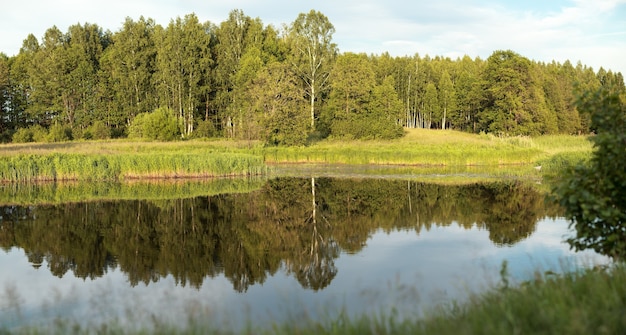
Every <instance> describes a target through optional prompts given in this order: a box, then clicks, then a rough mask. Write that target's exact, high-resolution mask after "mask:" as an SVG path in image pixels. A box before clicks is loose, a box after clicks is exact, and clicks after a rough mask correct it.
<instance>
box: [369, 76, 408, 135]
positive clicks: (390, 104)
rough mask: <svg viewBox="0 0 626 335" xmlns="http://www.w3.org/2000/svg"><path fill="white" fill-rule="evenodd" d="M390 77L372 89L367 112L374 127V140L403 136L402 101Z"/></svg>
mask: <svg viewBox="0 0 626 335" xmlns="http://www.w3.org/2000/svg"><path fill="white" fill-rule="evenodd" d="M394 82H395V80H394V79H393V77H392V76H387V77H385V79H384V80H383V82H382V83H381V84H380V85H377V86H376V87H374V90H373V91H372V97H371V101H370V103H369V105H368V112H369V114H370V115H371V119H372V120H371V125H372V126H374V127H375V130H374V131H373V137H375V138H385V139H391V138H398V137H401V136H402V135H403V134H404V131H403V129H402V123H401V120H402V118H403V106H402V101H400V99H399V98H398V93H396V90H395V88H394Z"/></svg>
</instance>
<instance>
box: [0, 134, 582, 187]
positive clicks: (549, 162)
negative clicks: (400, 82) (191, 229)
mask: <svg viewBox="0 0 626 335" xmlns="http://www.w3.org/2000/svg"><path fill="white" fill-rule="evenodd" d="M591 150H592V146H591V143H590V141H588V139H587V137H585V136H568V135H549V136H541V137H495V136H492V135H485V134H480V135H476V134H468V133H463V132H458V131H452V130H423V129H410V130H406V134H405V136H404V137H403V138H401V139H397V140H371V141H360V140H359V141H356V140H355V141H344V140H333V139H327V140H323V141H320V142H316V143H313V144H311V145H309V146H302V147H266V146H263V144H262V143H260V142H256V141H228V140H194V141H182V142H142V141H129V140H110V141H80V142H65V143H34V144H33V143H29V144H5V145H2V146H0V180H1V181H4V182H31V181H61V180H104V181H119V180H131V179H158V178H207V177H219V176H235V175H238V176H244V175H263V174H266V173H268V171H269V167H268V166H271V165H272V164H294V163H308V164H347V165H408V166H423V167H433V168H436V167H445V168H451V167H476V166H479V167H495V166H499V167H502V166H505V167H506V166H517V167H519V166H525V167H538V166H542V168H544V171H546V170H547V171H548V173H549V171H554V170H558V169H560V168H563V167H564V166H567V165H569V164H570V163H571V162H575V161H580V160H584V159H586V158H588V157H589V155H590V153H591ZM527 170H528V171H529V172H528V173H529V174H532V173H533V172H532V170H531V169H527Z"/></svg>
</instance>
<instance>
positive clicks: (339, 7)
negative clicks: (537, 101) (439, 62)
mask: <svg viewBox="0 0 626 335" xmlns="http://www.w3.org/2000/svg"><path fill="white" fill-rule="evenodd" d="M0 2H2V5H1V6H0V7H1V9H0V52H3V53H5V54H6V55H8V56H12V55H15V54H17V53H18V52H19V49H20V47H21V45H22V42H23V40H24V39H25V38H26V37H27V36H28V34H31V33H32V34H34V35H35V37H37V38H38V39H39V40H40V41H41V38H42V36H43V35H44V33H45V31H46V30H47V29H48V28H50V27H52V26H54V25H56V26H57V27H58V28H59V29H61V31H63V32H67V28H68V27H69V26H70V25H73V24H77V23H80V24H84V23H95V24H97V25H99V26H100V27H102V28H103V29H104V30H110V31H112V32H116V31H118V30H120V29H121V27H122V23H123V22H124V20H125V18H126V17H130V18H132V19H134V20H136V19H138V18H139V17H140V16H144V17H146V18H152V19H154V20H155V21H156V23H158V24H161V25H163V26H166V25H167V24H169V22H170V20H171V19H175V18H176V17H179V16H180V17H183V16H184V15H186V14H189V13H195V14H196V15H197V16H198V18H199V19H200V21H203V22H204V21H210V22H212V23H214V24H219V23H221V22H223V21H225V20H227V18H228V13H229V12H230V11H231V10H234V9H241V10H243V12H244V14H246V15H248V16H251V17H253V18H256V17H258V18H260V19H261V21H262V22H263V23H264V24H265V25H269V24H272V25H274V26H275V27H278V28H280V27H282V26H283V24H290V23H291V22H293V21H294V20H295V18H296V17H297V16H298V14H300V13H307V12H309V11H310V10H311V9H314V10H317V11H320V12H321V13H323V14H324V15H326V16H327V17H328V19H329V20H330V22H331V23H332V24H333V25H334V27H335V34H334V35H333V41H334V42H335V43H336V44H337V45H338V47H339V50H340V51H341V52H365V53H368V54H381V53H383V52H389V53H390V54H391V55H392V56H404V55H409V56H412V55H415V54H419V55H420V56H425V55H429V56H431V57H434V56H444V57H451V58H452V59H456V58H457V57H462V56H464V55H468V56H470V57H472V58H474V57H480V58H482V59H487V58H488V57H489V56H490V55H491V54H492V53H493V52H494V51H496V50H513V51H515V52H516V53H518V54H520V55H522V56H525V57H527V58H529V59H532V60H535V61H543V62H551V61H553V60H554V61H557V62H560V63H562V62H564V61H566V60H569V61H570V62H572V64H574V65H576V64H577V62H579V61H580V62H581V63H582V64H583V65H586V66H591V67H592V68H593V69H594V70H595V71H597V70H598V69H599V68H600V67H603V68H604V69H606V70H612V71H614V72H622V74H626V0H525V1H520V0H437V1H433V0H428V1H423V0H413V1H407V0H316V1H306V0H264V1H260V0H173V1H166V0H106V1H102V0H89V1H86V0H55V1H49V0H0Z"/></svg>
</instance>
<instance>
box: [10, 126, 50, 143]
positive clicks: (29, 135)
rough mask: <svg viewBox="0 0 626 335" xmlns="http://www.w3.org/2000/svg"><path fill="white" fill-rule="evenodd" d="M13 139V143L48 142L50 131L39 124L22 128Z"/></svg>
mask: <svg viewBox="0 0 626 335" xmlns="http://www.w3.org/2000/svg"><path fill="white" fill-rule="evenodd" d="M12 141H13V143H29V142H47V141H48V131H47V130H46V129H45V128H44V127H42V126H40V125H38V124H36V125H33V126H30V127H28V128H20V129H18V130H17V131H16V132H15V133H14V134H13V137H12Z"/></svg>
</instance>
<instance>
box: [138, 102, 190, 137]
mask: <svg viewBox="0 0 626 335" xmlns="http://www.w3.org/2000/svg"><path fill="white" fill-rule="evenodd" d="M179 136H180V131H179V129H178V125H177V122H176V117H174V113H173V112H172V110H171V109H169V108H165V107H159V108H157V109H155V110H154V111H153V112H152V113H141V114H138V115H137V116H135V119H134V120H133V122H132V123H131V125H130V127H129V130H128V137H130V138H145V139H149V140H158V141H173V140H175V139H176V138H178V137H179Z"/></svg>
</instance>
